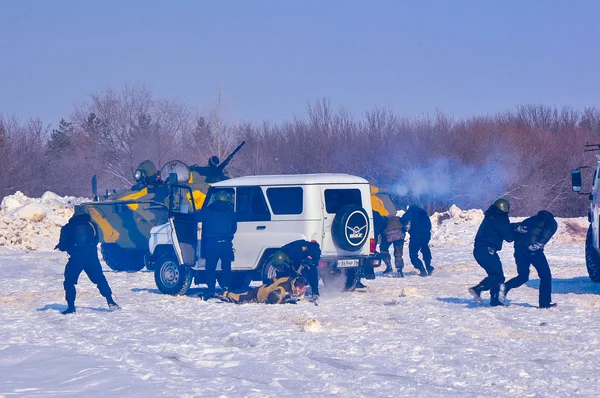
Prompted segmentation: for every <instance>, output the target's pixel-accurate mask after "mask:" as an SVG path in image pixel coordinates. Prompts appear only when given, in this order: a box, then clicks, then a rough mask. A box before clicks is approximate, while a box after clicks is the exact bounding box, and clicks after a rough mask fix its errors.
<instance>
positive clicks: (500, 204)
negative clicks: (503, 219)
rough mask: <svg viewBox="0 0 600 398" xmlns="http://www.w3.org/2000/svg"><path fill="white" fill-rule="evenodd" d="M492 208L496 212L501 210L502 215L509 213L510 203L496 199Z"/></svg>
mask: <svg viewBox="0 0 600 398" xmlns="http://www.w3.org/2000/svg"><path fill="white" fill-rule="evenodd" d="M494 206H496V207H497V208H498V210H501V211H503V212H504V213H508V212H509V211H510V203H509V202H508V200H506V199H498V200H497V201H495V202H494Z"/></svg>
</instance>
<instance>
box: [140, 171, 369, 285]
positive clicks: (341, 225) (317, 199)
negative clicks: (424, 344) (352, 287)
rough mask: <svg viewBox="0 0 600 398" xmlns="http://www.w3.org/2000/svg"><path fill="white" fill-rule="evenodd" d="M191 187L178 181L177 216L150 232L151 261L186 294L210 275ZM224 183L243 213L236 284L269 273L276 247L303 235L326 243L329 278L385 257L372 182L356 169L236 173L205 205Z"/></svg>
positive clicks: (161, 277) (160, 280) (324, 264)
mask: <svg viewBox="0 0 600 398" xmlns="http://www.w3.org/2000/svg"><path fill="white" fill-rule="evenodd" d="M186 189H187V190H189V188H186V187H184V186H178V185H175V184H174V185H173V186H172V190H171V197H172V199H171V200H170V203H171V205H170V217H169V223H167V224H164V225H160V226H157V227H155V228H153V229H152V231H151V236H150V242H149V245H150V253H151V256H150V259H149V261H150V262H151V263H153V264H152V265H154V267H155V281H156V284H157V286H158V288H159V289H160V291H161V292H163V293H166V294H185V292H186V291H187V289H188V288H189V287H190V285H191V282H192V279H194V282H195V283H196V284H200V283H204V263H203V260H201V259H200V247H201V245H200V244H199V239H200V237H201V232H202V225H201V223H197V222H196V221H195V220H196V219H197V217H194V214H195V213H196V211H197V209H195V208H194V203H193V201H191V202H190V201H189V198H190V197H191V192H186ZM217 191H226V192H228V193H229V195H230V196H231V197H232V198H233V202H234V206H235V211H236V214H237V219H238V229H237V233H236V234H235V238H234V240H233V247H234V249H235V260H234V262H233V263H232V266H231V268H232V271H233V272H232V282H231V285H232V286H231V288H232V289H240V288H244V287H247V286H248V285H249V283H250V282H251V281H252V280H264V276H265V275H264V273H265V271H266V270H265V268H266V267H265V263H266V262H267V259H268V258H269V257H270V256H271V254H272V253H273V252H275V251H276V250H277V249H279V248H280V247H281V246H283V245H285V244H287V243H289V242H292V241H295V240H298V239H305V240H309V241H310V240H314V241H317V242H318V243H319V245H320V246H321V251H322V257H321V260H320V262H319V274H320V276H321V278H322V279H323V282H324V283H326V284H327V283H329V282H332V280H333V279H334V278H337V277H345V276H347V274H353V273H354V272H356V271H358V272H362V271H364V270H365V269H367V270H368V269H370V268H371V267H373V266H375V267H376V266H378V265H379V263H380V260H379V257H378V256H377V255H376V254H375V239H374V236H373V216H372V208H371V189H370V185H369V183H368V181H367V180H365V179H363V178H360V177H356V176H352V175H348V174H295V175H272V176H248V177H240V178H233V179H230V180H226V181H222V182H218V183H216V184H213V185H212V186H211V188H210V189H209V191H208V193H207V197H206V199H205V201H204V206H207V205H208V204H210V203H211V197H212V196H213V195H214V193H215V192H217ZM194 231H196V234H194V233H193V232H194ZM189 264H194V266H193V267H192V266H191V265H189ZM349 270H352V271H349ZM218 278H219V272H217V279H218Z"/></svg>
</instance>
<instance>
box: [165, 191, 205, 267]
mask: <svg viewBox="0 0 600 398" xmlns="http://www.w3.org/2000/svg"><path fill="white" fill-rule="evenodd" d="M191 193H192V191H191V189H190V188H189V187H185V186H177V185H175V186H171V189H170V195H169V225H170V227H171V241H172V242H173V249H174V250H175V254H176V255H177V259H178V260H179V264H182V265H183V264H186V265H190V266H193V265H195V264H196V252H197V248H198V221H197V215H198V214H197V212H196V208H195V206H194V203H193V201H190V200H189V198H190V197H191V196H188V194H190V195H191Z"/></svg>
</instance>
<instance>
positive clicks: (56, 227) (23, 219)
mask: <svg viewBox="0 0 600 398" xmlns="http://www.w3.org/2000/svg"><path fill="white" fill-rule="evenodd" d="M88 200H89V199H86V198H76V197H72V196H65V197H61V196H58V195H56V194H55V193H53V192H46V193H44V194H43V195H42V197H41V198H29V197H27V196H25V195H24V194H23V193H22V192H20V191H17V193H15V194H14V195H10V196H6V197H4V199H2V204H0V246H6V247H10V248H14V249H20V250H25V251H34V250H37V251H52V250H53V249H54V246H56V244H57V243H58V238H59V236H60V228H61V227H62V226H63V225H65V224H66V223H67V221H68V220H69V218H70V217H71V216H72V215H73V207H74V206H75V205H76V204H79V203H82V202H85V201H88Z"/></svg>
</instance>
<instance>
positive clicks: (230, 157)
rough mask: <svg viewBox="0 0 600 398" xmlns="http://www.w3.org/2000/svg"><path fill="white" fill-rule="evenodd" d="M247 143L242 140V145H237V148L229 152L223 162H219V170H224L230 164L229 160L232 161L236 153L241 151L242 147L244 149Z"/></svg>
mask: <svg viewBox="0 0 600 398" xmlns="http://www.w3.org/2000/svg"><path fill="white" fill-rule="evenodd" d="M244 145H246V141H242V143H241V144H240V145H238V146H237V148H235V149H234V150H233V152H231V153H230V154H229V156H227V157H226V158H225V160H223V161H222V162H221V163H219V165H218V166H217V170H219V171H222V170H223V169H224V168H225V167H227V165H228V164H229V162H231V159H233V157H234V156H235V154H236V153H238V152H239V150H240V149H242V147H243V146H244Z"/></svg>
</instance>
